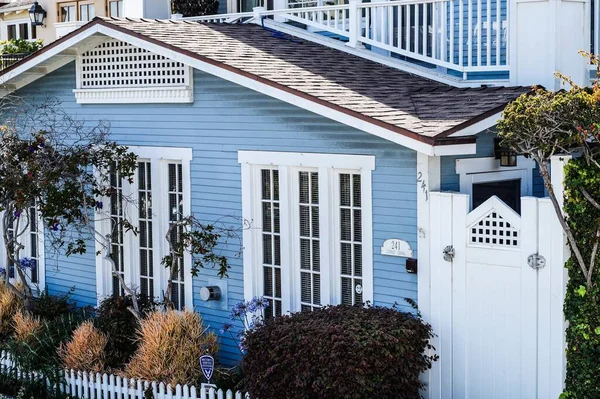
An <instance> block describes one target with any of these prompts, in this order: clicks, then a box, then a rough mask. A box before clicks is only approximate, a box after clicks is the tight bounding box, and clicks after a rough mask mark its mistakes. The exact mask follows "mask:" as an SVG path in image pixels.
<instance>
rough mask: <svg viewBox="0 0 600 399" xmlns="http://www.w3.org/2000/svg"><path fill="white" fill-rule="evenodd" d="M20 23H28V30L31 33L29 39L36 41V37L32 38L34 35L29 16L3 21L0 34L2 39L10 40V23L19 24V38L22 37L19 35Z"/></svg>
mask: <svg viewBox="0 0 600 399" xmlns="http://www.w3.org/2000/svg"><path fill="white" fill-rule="evenodd" d="M20 24H27V32H28V34H29V39H27V40H28V41H35V40H36V39H35V38H32V36H33V29H32V27H31V20H30V19H29V18H23V19H13V20H8V21H2V34H1V35H0V37H1V38H2V40H8V26H9V25H17V37H16V38H17V39H20V37H19V25H20Z"/></svg>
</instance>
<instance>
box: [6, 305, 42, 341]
mask: <svg viewBox="0 0 600 399" xmlns="http://www.w3.org/2000/svg"><path fill="white" fill-rule="evenodd" d="M13 328H14V331H13V339H15V340H16V341H19V342H22V343H31V338H32V337H34V336H35V334H37V333H39V332H40V330H41V328H42V321H41V320H40V318H39V317H35V316H33V315H32V314H31V313H29V312H27V311H21V310H19V311H17V313H15V315H14V316H13Z"/></svg>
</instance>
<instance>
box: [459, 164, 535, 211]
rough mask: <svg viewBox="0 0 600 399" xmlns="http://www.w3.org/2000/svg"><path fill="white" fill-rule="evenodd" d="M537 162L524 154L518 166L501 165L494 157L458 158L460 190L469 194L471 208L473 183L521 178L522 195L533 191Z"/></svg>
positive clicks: (527, 194) (524, 195)
mask: <svg viewBox="0 0 600 399" xmlns="http://www.w3.org/2000/svg"><path fill="white" fill-rule="evenodd" d="M535 167H536V163H535V161H534V160H533V159H531V158H525V157H524V156H522V155H519V156H518V157H517V166H500V160H499V159H496V158H494V157H485V158H465V159H457V160H456V173H457V174H458V175H459V176H460V192H461V193H463V194H469V209H472V208H473V184H477V183H489V182H494V181H503V180H514V179H521V196H522V197H527V196H531V195H532V192H533V169H535Z"/></svg>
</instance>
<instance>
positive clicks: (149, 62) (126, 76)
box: [79, 40, 190, 89]
mask: <svg viewBox="0 0 600 399" xmlns="http://www.w3.org/2000/svg"><path fill="white" fill-rule="evenodd" d="M79 73H80V87H79V88H80V89H103V88H132V87H133V88H135V87H176V86H179V87H181V86H189V84H190V69H189V67H187V66H186V65H184V64H182V63H180V62H176V61H173V60H170V59H168V58H166V57H163V56H161V55H158V54H154V53H152V52H150V51H147V50H144V49H141V48H139V47H136V46H132V45H131V44H128V43H125V42H123V41H119V40H109V41H107V42H104V43H103V44H101V45H100V46H98V47H96V48H94V49H92V50H89V51H87V52H86V53H84V54H83V55H82V56H81V59H80V68H79Z"/></svg>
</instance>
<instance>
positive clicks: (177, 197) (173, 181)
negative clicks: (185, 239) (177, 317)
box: [166, 163, 186, 309]
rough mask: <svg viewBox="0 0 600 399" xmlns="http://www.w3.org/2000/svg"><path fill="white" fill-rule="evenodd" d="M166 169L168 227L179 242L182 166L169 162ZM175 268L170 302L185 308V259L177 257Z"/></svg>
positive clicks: (173, 238) (173, 237)
mask: <svg viewBox="0 0 600 399" xmlns="http://www.w3.org/2000/svg"><path fill="white" fill-rule="evenodd" d="M167 169H168V183H169V186H168V190H169V191H168V196H169V206H168V207H167V208H166V211H167V213H168V215H169V227H173V228H172V229H171V238H170V239H171V242H173V243H176V242H179V240H180V237H181V234H182V232H183V228H182V226H181V225H180V224H178V222H180V221H181V220H182V219H183V217H185V216H186V215H184V211H183V168H182V165H181V164H180V163H169V164H168V165H167ZM175 267H176V270H173V271H172V276H173V279H172V284H173V289H172V291H171V302H172V303H173V306H174V307H175V308H176V309H184V308H185V260H184V259H183V258H182V257H178V258H177V261H176V262H175Z"/></svg>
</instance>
